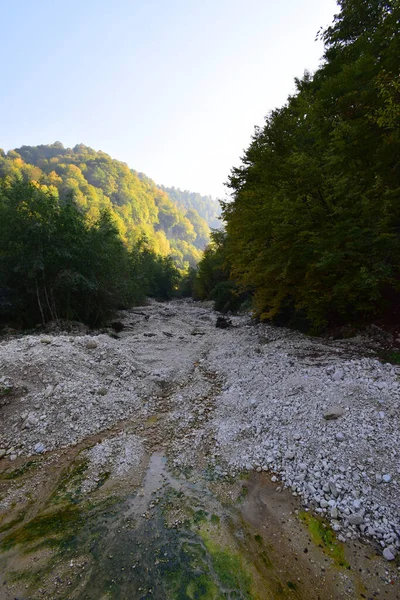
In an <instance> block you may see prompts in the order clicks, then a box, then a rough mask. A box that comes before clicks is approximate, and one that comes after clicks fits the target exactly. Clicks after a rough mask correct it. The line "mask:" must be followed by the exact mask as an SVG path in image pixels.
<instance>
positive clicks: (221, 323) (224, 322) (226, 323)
mask: <svg viewBox="0 0 400 600" xmlns="http://www.w3.org/2000/svg"><path fill="white" fill-rule="evenodd" d="M231 325H232V321H231V320H230V319H228V318H226V317H217V322H216V323H215V327H218V329H228V327H231Z"/></svg>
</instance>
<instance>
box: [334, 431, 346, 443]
mask: <svg viewBox="0 0 400 600" xmlns="http://www.w3.org/2000/svg"><path fill="white" fill-rule="evenodd" d="M335 438H336V440H337V441H338V442H344V440H345V439H346V437H345V435H344V433H342V432H341V431H338V433H337V434H336V435H335Z"/></svg>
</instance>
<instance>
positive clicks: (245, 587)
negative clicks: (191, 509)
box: [200, 530, 253, 600]
mask: <svg viewBox="0 0 400 600" xmlns="http://www.w3.org/2000/svg"><path fill="white" fill-rule="evenodd" d="M200 535H201V537H202V539H203V542H204V545H205V547H206V549H207V552H208V554H209V557H210V560H211V564H212V568H213V570H214V572H215V574H216V576H217V578H218V580H219V582H220V585H221V587H222V588H225V589H229V590H235V591H237V592H239V591H240V592H241V594H242V597H243V598H246V600H251V599H252V598H253V596H252V592H251V589H252V578H251V576H250V574H249V572H248V569H247V566H246V565H245V563H244V561H243V559H242V558H241V556H240V555H239V554H236V553H234V552H232V551H230V550H229V549H227V548H223V547H222V546H220V545H218V544H217V543H216V542H215V541H213V540H212V539H211V536H210V535H209V533H208V532H207V533H206V532H205V531H204V530H203V531H201V533H200Z"/></svg>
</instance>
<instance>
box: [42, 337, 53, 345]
mask: <svg viewBox="0 0 400 600" xmlns="http://www.w3.org/2000/svg"><path fill="white" fill-rule="evenodd" d="M40 341H41V343H42V344H51V339H50V338H42V339H41V340H40Z"/></svg>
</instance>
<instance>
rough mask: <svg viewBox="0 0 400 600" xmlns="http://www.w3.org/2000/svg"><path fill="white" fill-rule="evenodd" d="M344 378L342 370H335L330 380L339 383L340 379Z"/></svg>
mask: <svg viewBox="0 0 400 600" xmlns="http://www.w3.org/2000/svg"><path fill="white" fill-rule="evenodd" d="M343 376H344V372H343V370H342V369H337V370H336V371H335V372H334V374H333V375H332V379H333V381H341V379H343Z"/></svg>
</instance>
